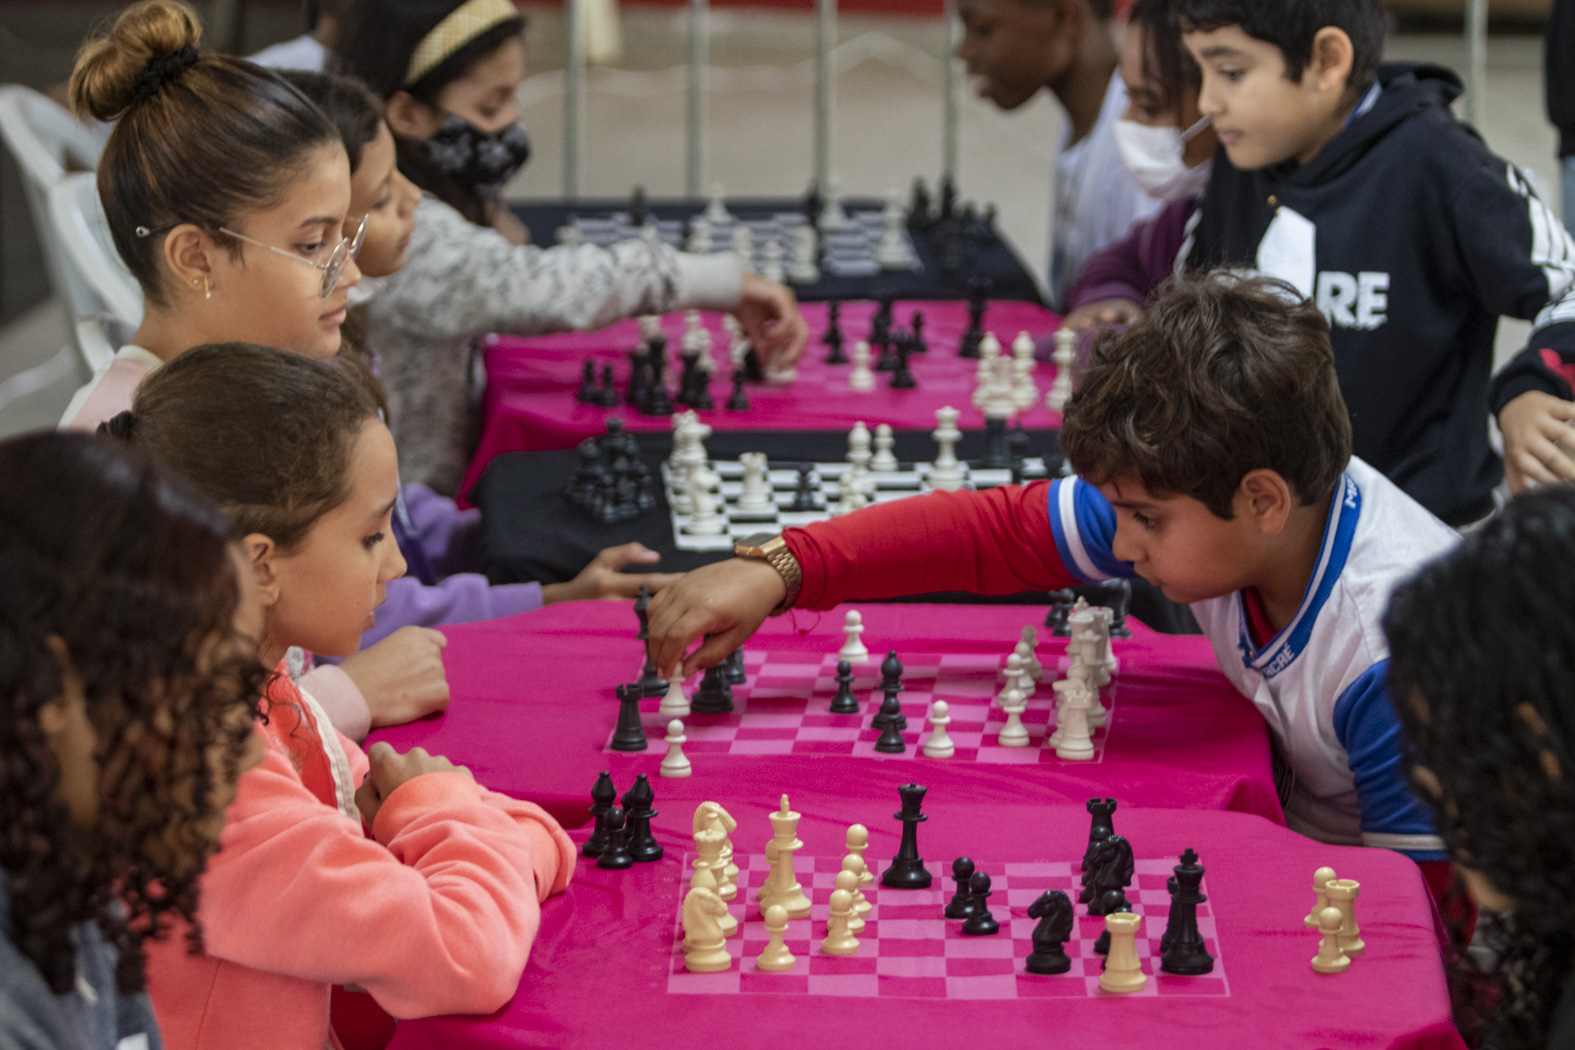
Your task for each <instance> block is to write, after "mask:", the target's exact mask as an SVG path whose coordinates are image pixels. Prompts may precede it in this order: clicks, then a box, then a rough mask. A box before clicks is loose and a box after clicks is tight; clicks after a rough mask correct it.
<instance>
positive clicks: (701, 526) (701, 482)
mask: <svg viewBox="0 0 1575 1050" xmlns="http://www.w3.org/2000/svg"><path fill="white" fill-rule="evenodd" d="M716 480H717V478H716V475H715V474H713V473H711V470H710V468H709V467H707V466H706V465H705V464H704V463H701V464H700V465H699V466H698V467H696V468H695V469H694V470H693V471H692V472H691V473H690V474H689V477H688V479H687V483H686V485H685V489H686V491H687V492H688V495H689V504H690V506H691V507H693V508H694V509H693V511H692V512H691V513H690V515H689V521H688V523H687V524H685V525H684V527H683V531H684V532H685V533H687V534H688V535H690V536H720V535H721V534H722V533H723V532H725V531H726V530H727V518H726V516H725V515H722V514H719V513H717V509H716V494H715V493H714V492H713V491H712V486H713V485H714V484H715V483H716Z"/></svg>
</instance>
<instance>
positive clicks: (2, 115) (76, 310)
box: [0, 84, 103, 368]
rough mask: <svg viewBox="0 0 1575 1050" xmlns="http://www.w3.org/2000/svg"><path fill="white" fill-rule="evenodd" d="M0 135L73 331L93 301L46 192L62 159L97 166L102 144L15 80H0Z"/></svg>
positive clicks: (86, 356)
mask: <svg viewBox="0 0 1575 1050" xmlns="http://www.w3.org/2000/svg"><path fill="white" fill-rule="evenodd" d="M0 139H4V141H5V144H6V148H7V149H8V150H9V151H10V153H11V156H12V157H14V158H15V159H16V163H17V167H18V168H19V169H20V170H21V173H22V183H23V186H24V188H25V190H26V192H27V203H28V208H29V210H30V211H31V212H32V216H33V228H34V229H35V230H37V231H38V240H39V248H40V249H41V251H42V254H43V256H44V266H45V269H46V272H47V273H48V275H49V281H50V284H51V285H52V286H53V287H54V289H55V295H56V297H58V298H59V300H60V303H61V306H62V308H63V309H64V310H65V311H66V318H67V329H68V330H69V331H71V332H73V333H75V332H76V330H77V323H78V321H79V320H80V319H82V318H83V317H86V316H88V315H89V314H91V313H92V312H93V310H94V309H95V305H94V302H93V299H92V294H91V291H90V290H89V289H88V288H86V287H84V286H83V285H82V284H81V283H80V282H79V281H78V280H77V278H76V275H75V274H74V273H72V272H71V269H70V267H69V266H67V265H66V262H65V260H64V258H63V255H62V252H61V249H60V246H59V244H58V243H56V240H55V238H54V235H53V229H52V227H51V224H50V221H49V203H48V201H49V191H50V190H51V188H53V187H54V186H56V185H58V184H59V183H60V182H61V180H63V179H64V178H65V177H66V166H67V165H68V164H70V165H72V166H74V167H76V168H80V169H84V170H86V171H92V170H93V169H94V168H95V167H97V165H98V158H99V154H100V152H101V151H102V149H103V145H102V143H100V141H99V139H98V137H97V136H96V135H94V134H93V132H92V131H90V130H89V129H87V128H85V127H83V126H82V125H81V124H79V123H78V122H77V121H76V120H75V119H74V118H73V117H72V116H71V114H70V113H67V112H66V111H65V110H64V109H62V108H60V106H58V105H56V104H55V103H54V102H53V101H51V100H50V99H48V98H46V97H44V96H43V95H40V94H39V93H38V92H36V91H33V90H32V89H30V88H25V87H22V86H20V85H17V84H0ZM77 349H78V352H79V353H81V355H82V357H83V360H85V361H86V362H87V364H88V366H89V367H90V368H95V367H97V366H98V365H99V364H100V363H101V362H99V361H97V360H95V357H96V354H97V350H98V347H96V346H91V345H86V344H84V343H82V342H80V341H79V342H77Z"/></svg>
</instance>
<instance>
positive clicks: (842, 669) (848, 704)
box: [829, 614, 944, 715]
mask: <svg viewBox="0 0 1575 1050" xmlns="http://www.w3.org/2000/svg"><path fill="white" fill-rule="evenodd" d="M850 615H854V614H850ZM943 702H944V701H943ZM829 710H830V713H831V714H834V715H856V714H858V713H859V699H858V697H856V696H854V695H853V665H852V664H851V663H849V662H848V661H847V660H838V661H837V695H836V696H833V697H832V698H831V707H830V709H829Z"/></svg>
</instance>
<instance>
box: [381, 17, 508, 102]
mask: <svg viewBox="0 0 1575 1050" xmlns="http://www.w3.org/2000/svg"><path fill="white" fill-rule="evenodd" d="M518 17H520V13H519V9H518V8H516V7H515V6H514V4H513V2H512V0H465V2H464V3H463V4H460V5H459V6H458V7H456V8H454V10H452V11H450V12H449V13H448V16H447V17H446V18H444V19H443V21H441V22H439V23H438V24H437V25H436V26H434V27H433V28H432V31H431V32H430V33H428V34H427V35H426V36H424V37H422V38H421V43H419V44H417V45H416V50H415V51H414V52H413V53H412V54H411V56H410V66H409V68H408V69H406V70H405V84H404V86H405V87H406V88H411V87H414V86H415V85H416V84H417V83H419V82H420V81H421V78H422V77H424V76H426V75H427V74H428V73H430V72H432V71H433V70H434V69H436V68H437V67H438V66H440V65H442V64H443V63H444V62H446V61H448V60H449V59H450V58H451V57H453V55H454V53H455V52H457V51H458V50H459V49H460V48H462V47H464V46H465V45H466V44H468V43H470V42H471V41H472V40H474V39H476V38H477V37H479V36H480V35H481V34H483V33H485V32H487V31H488V30H489V29H494V28H496V27H497V26H500V25H502V24H503V23H504V22H508V21H512V20H513V19H516V18H518Z"/></svg>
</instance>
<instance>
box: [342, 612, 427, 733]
mask: <svg viewBox="0 0 1575 1050" xmlns="http://www.w3.org/2000/svg"><path fill="white" fill-rule="evenodd" d="M447 646H448V638H447V636H445V635H444V634H443V632H441V631H434V630H433V629H432V628H430V627H415V626H410V627H401V628H400V629H399V630H397V631H395V632H394V633H393V634H391V635H389V636H388V637H387V638H384V639H383V640H382V641H380V642H378V643H377V644H376V645H370V646H367V647H366V648H365V649H363V650H361V651H360V652H359V653H356V654H355V655H354V656H351V657H348V658H347V659H345V660H344V662H342V663H341V664H340V665H339V667H340V669H341V670H342V671H344V673H345V674H346V675H348V676H349V677H350V681H352V682H354V683H355V686H356V688H357V689H359V690H361V695H362V696H364V697H365V698H366V706H367V708H368V709H369V710H370V711H371V713H372V727H373V728H374V729H375V728H378V727H380V726H397V725H404V724H405V723H406V722H414V721H415V720H416V719H418V718H425V717H426V716H427V715H434V714H437V713H438V712H440V711H445V710H447V709H448V700H449V692H448V672H447V671H445V670H444V668H443V650H444V649H445V648H446V647H447Z"/></svg>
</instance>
